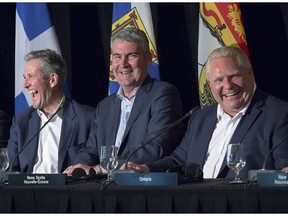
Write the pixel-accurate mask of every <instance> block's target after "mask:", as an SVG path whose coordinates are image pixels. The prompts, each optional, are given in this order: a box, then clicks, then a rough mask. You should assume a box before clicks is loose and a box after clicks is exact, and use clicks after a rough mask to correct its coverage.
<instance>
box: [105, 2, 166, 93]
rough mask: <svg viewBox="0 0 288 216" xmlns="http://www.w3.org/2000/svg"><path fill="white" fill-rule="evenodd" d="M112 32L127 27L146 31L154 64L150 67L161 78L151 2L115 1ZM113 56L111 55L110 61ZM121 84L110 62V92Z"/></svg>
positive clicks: (153, 75) (151, 73)
mask: <svg viewBox="0 0 288 216" xmlns="http://www.w3.org/2000/svg"><path fill="white" fill-rule="evenodd" d="M112 22H113V23H112V34H114V33H115V32H117V31H119V30H120V29H123V28H126V27H135V28H138V29H141V30H142V31H144V32H145V33H146V35H147V37H148V40H149V47H150V52H151V54H152V64H151V65H150V66H149V68H148V72H149V74H150V76H151V77H153V78H157V79H159V80H160V73H159V62H158V55H157V49H156V43H155V36H154V29H153V23H152V15H151V10H150V4H149V3H114V4H113V16H112ZM111 60H112V56H111V55H110V62H111ZM118 89H119V84H118V83H117V81H116V80H115V77H114V76H113V73H112V67H111V64H110V74H109V94H112V93H115V92H117V91H118Z"/></svg>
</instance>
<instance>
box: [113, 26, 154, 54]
mask: <svg viewBox="0 0 288 216" xmlns="http://www.w3.org/2000/svg"><path fill="white" fill-rule="evenodd" d="M116 39H120V40H123V41H128V42H131V43H133V42H134V43H137V44H139V45H140V47H141V48H142V49H143V51H144V52H145V53H146V54H150V49H149V41H148V38H147V36H146V34H145V32H143V31H142V30H140V29H137V28H133V27H127V28H124V29H121V30H119V31H117V32H116V33H115V34H113V35H112V37H111V44H110V46H111V49H112V50H113V46H112V45H113V42H114V41H115V40H116Z"/></svg>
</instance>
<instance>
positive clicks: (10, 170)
mask: <svg viewBox="0 0 288 216" xmlns="http://www.w3.org/2000/svg"><path fill="white" fill-rule="evenodd" d="M64 105H65V103H64V104H63V105H60V106H59V108H58V109H57V110H56V112H54V113H53V115H52V116H51V117H50V118H49V119H48V120H47V121H46V122H45V123H44V125H43V126H42V127H41V128H40V129H39V130H38V131H37V133H35V135H34V136H33V137H31V139H30V140H29V141H28V142H27V143H26V144H25V145H24V146H23V148H21V149H20V151H19V152H18V153H17V154H16V156H15V157H14V159H13V161H12V162H11V165H10V169H9V172H12V171H13V170H12V169H13V165H14V163H15V161H16V159H17V158H18V156H19V155H20V154H21V152H22V151H23V150H24V149H25V148H26V147H27V146H28V145H29V144H30V143H31V141H32V140H33V139H34V138H35V137H36V136H37V135H38V134H39V133H40V132H41V130H42V129H43V128H44V127H45V126H46V125H47V124H48V123H49V122H50V121H51V120H52V119H53V118H54V116H55V115H56V114H57V113H58V112H59V111H60V110H62V109H63V107H64ZM16 172H17V171H16ZM18 173H19V172H18Z"/></svg>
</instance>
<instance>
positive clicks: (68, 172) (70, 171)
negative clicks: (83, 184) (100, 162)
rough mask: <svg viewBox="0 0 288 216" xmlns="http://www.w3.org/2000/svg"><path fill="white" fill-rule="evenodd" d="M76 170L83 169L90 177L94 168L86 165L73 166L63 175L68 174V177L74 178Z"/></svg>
mask: <svg viewBox="0 0 288 216" xmlns="http://www.w3.org/2000/svg"><path fill="white" fill-rule="evenodd" d="M76 168H82V169H84V170H85V172H86V174H87V175H89V170H90V169H91V168H94V167H93V166H87V165H85V164H81V163H79V164H76V165H72V166H69V167H68V168H67V169H66V170H65V171H64V172H63V173H66V174H67V175H68V176H72V172H73V170H74V169H76Z"/></svg>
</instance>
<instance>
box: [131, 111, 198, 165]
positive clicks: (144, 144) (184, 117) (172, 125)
mask: <svg viewBox="0 0 288 216" xmlns="http://www.w3.org/2000/svg"><path fill="white" fill-rule="evenodd" d="M197 110H199V107H198V106H196V107H194V108H192V109H191V110H190V111H189V112H188V113H186V115H184V116H183V117H182V118H180V119H178V120H177V121H176V122H174V123H173V124H171V125H169V126H167V127H166V128H165V129H164V130H162V131H160V133H158V134H156V136H154V137H152V138H151V139H150V140H148V141H147V142H145V143H143V144H142V145H141V146H139V147H138V148H136V149H135V150H134V151H133V152H132V153H131V154H130V155H129V156H128V158H127V160H126V162H125V170H127V164H128V161H129V160H130V158H131V157H132V156H133V155H134V154H135V153H136V152H137V151H139V150H140V149H141V148H143V147H145V146H146V145H147V144H149V143H150V142H151V141H153V140H154V139H156V138H157V137H159V136H160V135H162V134H163V133H164V132H166V131H168V130H169V129H170V128H172V127H174V126H175V125H177V124H179V123H180V122H182V121H183V120H184V119H186V118H188V117H190V116H191V115H192V114H194V113H195V112H196V111H197Z"/></svg>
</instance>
